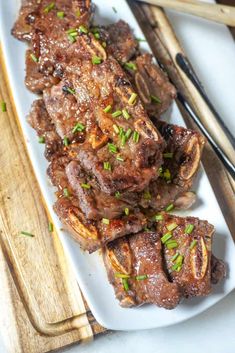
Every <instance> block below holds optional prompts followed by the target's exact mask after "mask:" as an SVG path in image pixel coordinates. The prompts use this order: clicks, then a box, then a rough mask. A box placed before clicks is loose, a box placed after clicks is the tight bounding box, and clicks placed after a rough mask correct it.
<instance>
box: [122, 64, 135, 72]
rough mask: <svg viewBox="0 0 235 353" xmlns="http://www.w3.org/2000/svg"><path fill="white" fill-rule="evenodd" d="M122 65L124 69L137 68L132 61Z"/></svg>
mask: <svg viewBox="0 0 235 353" xmlns="http://www.w3.org/2000/svg"><path fill="white" fill-rule="evenodd" d="M124 67H125V68H126V69H130V70H133V71H136V70H137V67H136V64H135V63H132V62H129V63H125V65H124Z"/></svg>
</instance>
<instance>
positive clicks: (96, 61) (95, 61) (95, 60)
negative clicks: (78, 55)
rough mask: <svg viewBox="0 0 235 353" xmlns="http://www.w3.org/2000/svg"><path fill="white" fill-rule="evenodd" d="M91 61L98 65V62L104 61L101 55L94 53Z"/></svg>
mask: <svg viewBox="0 0 235 353" xmlns="http://www.w3.org/2000/svg"><path fill="white" fill-rule="evenodd" d="M91 61H92V64H93V65H98V64H101V63H102V59H101V58H100V57H99V56H97V55H94V56H93V57H92V59H91Z"/></svg>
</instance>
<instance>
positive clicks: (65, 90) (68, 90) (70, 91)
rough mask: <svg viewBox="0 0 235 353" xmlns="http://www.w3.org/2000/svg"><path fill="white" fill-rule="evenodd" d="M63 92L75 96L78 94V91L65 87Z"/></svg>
mask: <svg viewBox="0 0 235 353" xmlns="http://www.w3.org/2000/svg"><path fill="white" fill-rule="evenodd" d="M62 90H63V91H64V92H68V93H70V94H75V93H76V91H75V89H74V88H71V87H67V86H64V87H63V88H62Z"/></svg>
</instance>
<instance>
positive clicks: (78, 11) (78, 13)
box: [75, 9, 81, 17]
mask: <svg viewBox="0 0 235 353" xmlns="http://www.w3.org/2000/svg"><path fill="white" fill-rule="evenodd" d="M75 14H76V16H77V17H80V16H81V11H80V9H77V11H76V13H75Z"/></svg>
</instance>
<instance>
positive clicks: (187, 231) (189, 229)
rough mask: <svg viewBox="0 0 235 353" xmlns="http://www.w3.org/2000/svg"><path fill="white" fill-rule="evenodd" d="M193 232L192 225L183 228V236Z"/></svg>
mask: <svg viewBox="0 0 235 353" xmlns="http://www.w3.org/2000/svg"><path fill="white" fill-rule="evenodd" d="M193 230H194V225H193V224H188V225H187V226H186V227H185V230H184V232H185V234H191V233H192V231H193Z"/></svg>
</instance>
